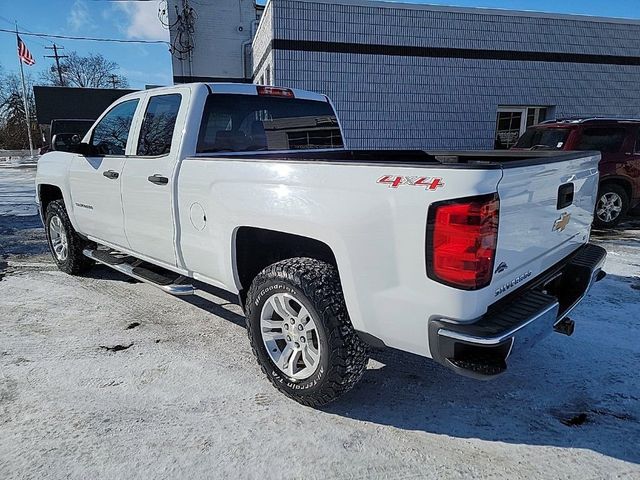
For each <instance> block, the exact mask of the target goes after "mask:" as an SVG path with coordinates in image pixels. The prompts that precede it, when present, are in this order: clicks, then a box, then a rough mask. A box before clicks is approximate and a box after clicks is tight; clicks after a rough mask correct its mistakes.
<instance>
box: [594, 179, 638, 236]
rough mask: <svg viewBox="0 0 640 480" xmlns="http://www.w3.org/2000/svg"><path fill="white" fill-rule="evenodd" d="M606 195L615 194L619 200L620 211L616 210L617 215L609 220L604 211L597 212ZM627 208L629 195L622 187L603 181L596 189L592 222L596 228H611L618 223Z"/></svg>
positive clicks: (625, 213)
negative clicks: (602, 212)
mask: <svg viewBox="0 0 640 480" xmlns="http://www.w3.org/2000/svg"><path fill="white" fill-rule="evenodd" d="M606 196H617V197H616V198H619V199H620V201H619V203H620V205H619V206H620V208H621V209H620V211H619V212H617V215H615V216H613V217H612V218H611V219H610V220H607V215H606V213H604V214H599V213H598V212H599V211H600V207H601V206H602V205H603V202H605V197H606ZM628 210H629V196H628V195H627V192H626V191H625V189H624V188H623V187H621V186H620V185H617V184H615V183H605V184H603V185H600V188H599V189H598V197H597V199H596V209H595V214H594V216H593V224H594V225H595V226H596V227H598V228H613V227H615V226H616V225H618V224H619V223H620V222H621V221H622V220H623V219H624V217H625V216H626V215H627V211H628Z"/></svg>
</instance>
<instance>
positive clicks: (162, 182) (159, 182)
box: [147, 173, 169, 185]
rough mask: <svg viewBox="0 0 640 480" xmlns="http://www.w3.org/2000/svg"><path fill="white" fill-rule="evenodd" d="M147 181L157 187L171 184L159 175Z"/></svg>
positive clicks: (152, 176) (148, 178)
mask: <svg viewBox="0 0 640 480" xmlns="http://www.w3.org/2000/svg"><path fill="white" fill-rule="evenodd" d="M147 180H149V181H150V182H151V183H155V184H156V185H166V184H167V183H169V179H168V178H167V177H163V176H162V175H160V174H159V173H156V174H155V175H151V176H150V177H147Z"/></svg>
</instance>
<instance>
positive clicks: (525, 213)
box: [492, 152, 600, 297]
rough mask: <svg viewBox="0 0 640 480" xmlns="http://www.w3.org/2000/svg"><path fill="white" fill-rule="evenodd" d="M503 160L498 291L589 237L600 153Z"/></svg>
mask: <svg viewBox="0 0 640 480" xmlns="http://www.w3.org/2000/svg"><path fill="white" fill-rule="evenodd" d="M584 153H585V155H584V156H579V157H578V156H576V157H574V158H570V159H563V160H560V161H555V162H553V161H552V162H540V163H538V164H534V165H528V166H519V165H517V162H514V163H513V164H511V165H510V164H508V163H505V164H504V165H503V176H502V178H501V180H500V182H499V183H498V195H499V197H500V222H499V230H498V244H497V249H496V258H495V265H494V271H495V273H494V276H493V280H492V287H493V288H494V290H495V297H499V296H502V295H505V294H506V293H507V292H509V291H511V290H513V289H514V288H516V287H517V286H520V285H522V284H524V283H526V282H527V281H528V280H530V279H533V278H535V277H536V276H537V275H538V274H540V273H542V272H544V271H545V270H547V269H548V268H550V267H551V266H553V265H554V264H556V263H557V262H559V261H560V260H562V259H563V258H564V257H566V256H567V255H569V254H570V253H571V252H573V251H574V250H576V249H577V248H578V247H579V246H580V245H582V244H584V243H586V242H587V241H588V239H589V233H590V229H591V221H592V219H593V211H594V205H595V201H596V194H597V190H598V162H599V160H600V155H599V154H597V153H594V152H584Z"/></svg>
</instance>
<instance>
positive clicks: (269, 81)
mask: <svg viewBox="0 0 640 480" xmlns="http://www.w3.org/2000/svg"><path fill="white" fill-rule="evenodd" d="M265 80H266V81H267V85H273V84H272V83H271V67H270V66H268V67H267V74H266V75H265Z"/></svg>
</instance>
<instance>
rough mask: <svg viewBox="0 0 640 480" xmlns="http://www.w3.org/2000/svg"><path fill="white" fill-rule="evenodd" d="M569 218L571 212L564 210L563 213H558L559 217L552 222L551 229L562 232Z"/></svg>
mask: <svg viewBox="0 0 640 480" xmlns="http://www.w3.org/2000/svg"><path fill="white" fill-rule="evenodd" d="M569 220H571V214H570V213H566V212H565V213H563V214H562V215H560V218H558V219H557V220H556V221H555V222H553V230H552V231H554V232H562V231H563V230H564V229H565V228H567V225H569Z"/></svg>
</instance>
